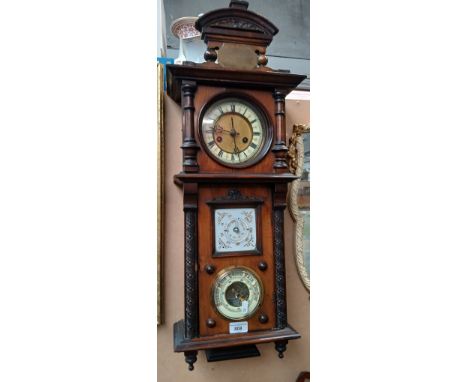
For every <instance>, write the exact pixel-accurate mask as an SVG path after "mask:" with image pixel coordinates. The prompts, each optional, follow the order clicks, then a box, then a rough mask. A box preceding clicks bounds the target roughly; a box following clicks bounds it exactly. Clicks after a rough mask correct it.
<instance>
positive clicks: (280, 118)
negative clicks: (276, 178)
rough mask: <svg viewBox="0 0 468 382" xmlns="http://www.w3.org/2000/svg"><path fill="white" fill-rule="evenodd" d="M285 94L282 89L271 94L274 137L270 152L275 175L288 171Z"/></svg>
mask: <svg viewBox="0 0 468 382" xmlns="http://www.w3.org/2000/svg"><path fill="white" fill-rule="evenodd" d="M286 93H287V92H286V91H285V90H282V89H275V91H274V92H273V98H274V99H275V123H276V136H275V142H274V145H273V149H272V151H273V153H274V154H275V163H274V165H273V167H274V168H275V171H276V172H277V173H282V172H288V171H289V169H288V163H287V161H286V155H287V153H288V147H287V146H286V111H285V110H286V105H285V104H286V101H285V98H286Z"/></svg>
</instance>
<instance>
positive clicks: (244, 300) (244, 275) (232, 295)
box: [212, 266, 263, 320]
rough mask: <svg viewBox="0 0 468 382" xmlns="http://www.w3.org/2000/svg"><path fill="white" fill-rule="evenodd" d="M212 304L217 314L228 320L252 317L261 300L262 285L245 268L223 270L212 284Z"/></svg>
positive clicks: (257, 278)
mask: <svg viewBox="0 0 468 382" xmlns="http://www.w3.org/2000/svg"><path fill="white" fill-rule="evenodd" d="M212 293H213V304H214V307H215V308H216V310H217V311H218V313H220V314H221V315H222V316H224V317H226V318H228V319H230V320H242V319H244V318H247V317H250V316H252V315H253V314H254V313H255V311H256V310H257V309H258V308H259V307H260V304H261V303H262V299H263V285H262V282H261V281H260V278H259V277H258V276H257V275H256V273H255V272H254V271H253V270H251V269H249V268H247V267H240V266H239V267H231V268H226V269H223V270H222V271H221V272H220V273H219V274H218V277H217V278H216V280H215V281H214V283H213V289H212Z"/></svg>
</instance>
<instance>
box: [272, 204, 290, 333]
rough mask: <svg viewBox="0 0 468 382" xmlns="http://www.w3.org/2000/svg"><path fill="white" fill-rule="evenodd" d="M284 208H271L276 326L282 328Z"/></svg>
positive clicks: (283, 302)
mask: <svg viewBox="0 0 468 382" xmlns="http://www.w3.org/2000/svg"><path fill="white" fill-rule="evenodd" d="M283 227H284V208H281V207H279V208H274V210H273V240H274V241H273V245H274V247H273V255H274V260H275V304H276V328H278V329H284V328H285V327H286V326H287V324H288V316H287V311H286V276H285V264H284V238H283Z"/></svg>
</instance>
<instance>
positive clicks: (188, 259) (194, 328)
mask: <svg viewBox="0 0 468 382" xmlns="http://www.w3.org/2000/svg"><path fill="white" fill-rule="evenodd" d="M197 212H198V211H197V185H196V184H186V185H184V218H185V243H184V252H185V265H184V273H185V280H184V286H185V288H184V289H185V295H184V296H185V314H184V325H185V327H184V329H185V338H195V337H198V333H199V330H198V273H197V271H198V270H197V262H198V243H197Z"/></svg>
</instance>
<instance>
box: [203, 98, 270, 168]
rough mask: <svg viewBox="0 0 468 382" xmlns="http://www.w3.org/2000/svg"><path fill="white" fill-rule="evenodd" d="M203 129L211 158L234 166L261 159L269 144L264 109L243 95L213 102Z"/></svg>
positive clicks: (204, 120) (204, 115) (206, 115)
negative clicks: (242, 96) (261, 109)
mask: <svg viewBox="0 0 468 382" xmlns="http://www.w3.org/2000/svg"><path fill="white" fill-rule="evenodd" d="M200 130H201V134H200V135H201V137H202V140H203V143H204V146H205V148H206V150H207V151H208V153H209V154H210V155H211V157H212V158H213V159H214V160H216V161H217V162H220V163H222V164H226V165H232V166H234V167H235V166H236V165H238V166H241V165H245V164H250V163H254V162H256V161H257V160H260V159H261V157H262V154H265V146H266V145H267V144H268V143H269V142H268V139H267V138H268V124H267V119H266V117H265V116H264V114H263V112H261V111H260V109H259V108H258V107H256V106H255V105H254V104H252V103H250V102H247V101H245V100H243V99H240V98H225V99H221V100H219V101H217V102H214V103H213V104H211V106H209V107H208V109H207V110H206V111H205V112H204V114H203V119H202V125H201V126H200Z"/></svg>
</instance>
